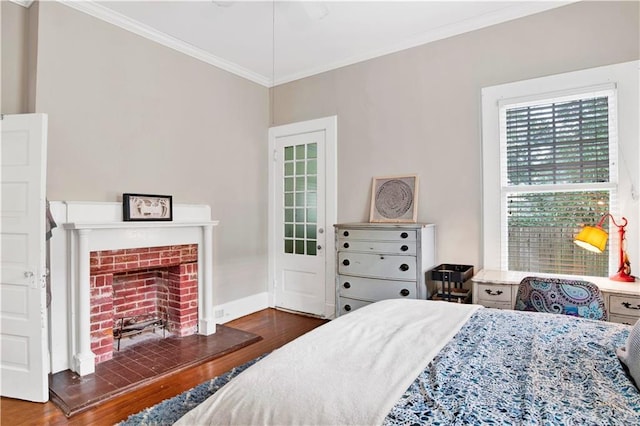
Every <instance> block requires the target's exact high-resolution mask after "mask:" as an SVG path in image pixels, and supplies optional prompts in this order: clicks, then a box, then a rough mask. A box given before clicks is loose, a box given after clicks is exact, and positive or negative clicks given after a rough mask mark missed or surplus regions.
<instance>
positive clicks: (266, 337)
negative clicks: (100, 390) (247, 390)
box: [0, 309, 326, 426]
mask: <svg viewBox="0 0 640 426" xmlns="http://www.w3.org/2000/svg"><path fill="white" fill-rule="evenodd" d="M325 322H326V321H325V320H321V319H316V318H309V317H305V316H302V315H296V314H291V313H287V312H282V311H277V310H275V309H265V310H263V311H260V312H256V313H254V314H251V315H247V316H246V317H242V318H239V319H237V320H234V321H231V322H228V323H226V324H225V325H226V326H229V327H233V328H237V329H239V330H245V331H249V332H251V333H255V334H258V335H260V336H262V338H263V339H262V340H261V341H259V342H256V343H254V344H252V345H249V346H247V347H244V348H242V349H240V350H238V351H236V352H232V353H230V354H228V355H224V356H223V357H220V358H217V359H215V360H213V361H209V362H207V363H205V364H202V365H200V366H196V367H191V368H189V369H187V370H184V371H181V372H179V373H176V374H173V375H170V376H167V377H163V378H161V379H159V380H156V381H154V383H152V384H150V385H148V386H145V387H143V388H141V389H138V390H136V391H133V392H131V393H130V394H126V395H123V396H121V397H118V398H116V399H113V400H110V401H108V402H106V403H104V404H102V405H100V406H98V407H96V408H93V409H91V410H89V411H85V412H82V413H80V414H77V415H75V416H72V417H70V418H67V417H65V415H64V414H63V413H62V411H61V410H60V409H59V408H58V407H57V406H56V405H54V404H53V403H52V402H51V401H49V402H47V403H44V404H40V403H33V402H25V401H20V400H16V399H11V398H0V424H1V425H3V426H4V425H15V426H17V425H113V424H115V423H117V422H119V421H121V420H124V419H126V418H127V417H128V416H129V415H131V414H134V413H137V412H139V411H140V410H142V409H144V408H146V407H149V406H151V405H154V404H157V403H158V402H160V401H163V400H165V399H167V398H171V397H173V396H175V395H177V394H179V393H181V392H183V391H185V390H187V389H191V388H192V387H194V386H196V385H198V384H200V383H202V382H204V381H205V380H207V379H210V378H211V377H215V376H218V375H220V374H222V373H224V372H226V371H228V370H230V369H231V368H233V367H235V366H238V365H241V364H244V363H245V362H247V361H249V360H251V359H253V358H255V357H257V356H259V355H261V354H263V353H266V352H270V351H272V350H274V349H276V348H278V347H280V346H282V345H284V344H285V343H287V342H289V341H291V340H293V339H295V338H296V337H298V336H300V335H302V334H304V333H306V332H308V331H310V330H312V329H314V328H316V327H317V326H319V325H322V324H324V323H325Z"/></svg>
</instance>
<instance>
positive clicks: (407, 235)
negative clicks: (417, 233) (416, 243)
mask: <svg viewBox="0 0 640 426" xmlns="http://www.w3.org/2000/svg"><path fill="white" fill-rule="evenodd" d="M408 237H409V234H407V233H406V232H403V233H402V234H400V238H408Z"/></svg>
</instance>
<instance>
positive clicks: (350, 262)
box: [338, 252, 416, 280]
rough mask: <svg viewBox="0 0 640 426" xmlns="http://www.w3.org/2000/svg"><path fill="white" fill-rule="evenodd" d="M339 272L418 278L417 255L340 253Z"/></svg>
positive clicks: (396, 278)
mask: <svg viewBox="0 0 640 426" xmlns="http://www.w3.org/2000/svg"><path fill="white" fill-rule="evenodd" d="M338 274H347V275H360V276H364V277H374V278H383V279H384V278H388V279H395V280H415V279H416V258H415V256H398V255H387V254H384V255H381V254H368V253H345V252H340V253H338Z"/></svg>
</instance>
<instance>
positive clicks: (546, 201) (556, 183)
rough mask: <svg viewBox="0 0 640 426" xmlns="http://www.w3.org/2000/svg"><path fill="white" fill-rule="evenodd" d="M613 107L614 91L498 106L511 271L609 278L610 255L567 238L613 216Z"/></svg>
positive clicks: (502, 181)
mask: <svg viewBox="0 0 640 426" xmlns="http://www.w3.org/2000/svg"><path fill="white" fill-rule="evenodd" d="M615 105H616V102H615V90H606V91H600V92H587V93H579V94H577V95H574V96H565V97H560V98H552V99H542V100H536V101H533V102H525V103H515V102H511V101H510V102H505V103H500V128H501V132H500V153H501V159H500V166H501V192H502V199H503V200H504V201H503V202H504V203H505V209H506V215H505V223H504V226H505V228H506V229H503V230H502V232H503V237H506V244H504V245H503V247H505V249H506V253H504V254H503V255H504V257H505V259H504V262H506V266H507V269H508V270H513V271H531V272H545V273H557V274H562V273H569V274H576V275H592V276H606V275H607V273H608V269H609V262H608V256H606V255H605V256H603V255H599V256H596V255H593V254H592V253H590V252H588V251H585V250H583V249H581V248H580V247H578V246H576V245H575V244H573V238H572V237H573V236H574V235H575V232H576V229H579V228H580V227H581V226H583V225H584V224H590V223H591V222H592V221H593V219H594V218H598V217H600V216H602V215H603V214H604V213H606V212H608V211H610V210H615V199H616V196H615V191H616V186H615V184H614V182H615V181H616V176H617V168H616V163H615V162H610V161H609V159H610V158H614V157H615V155H616V150H615V147H616V146H617V140H616V134H615V132H614V129H613V128H612V127H613V126H611V125H610V123H615V112H616V108H615ZM612 199H613V200H614V202H613V203H612V202H611V200H612Z"/></svg>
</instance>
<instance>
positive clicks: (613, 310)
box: [609, 294, 640, 318]
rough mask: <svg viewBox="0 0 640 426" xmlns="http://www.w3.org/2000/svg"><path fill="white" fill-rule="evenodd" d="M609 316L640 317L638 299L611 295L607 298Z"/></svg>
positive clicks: (639, 302) (639, 300)
mask: <svg viewBox="0 0 640 426" xmlns="http://www.w3.org/2000/svg"><path fill="white" fill-rule="evenodd" d="M609 314H610V315H624V316H630V317H635V318H639V317H640V297H634V296H626V295H618V294H612V295H611V296H609Z"/></svg>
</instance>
